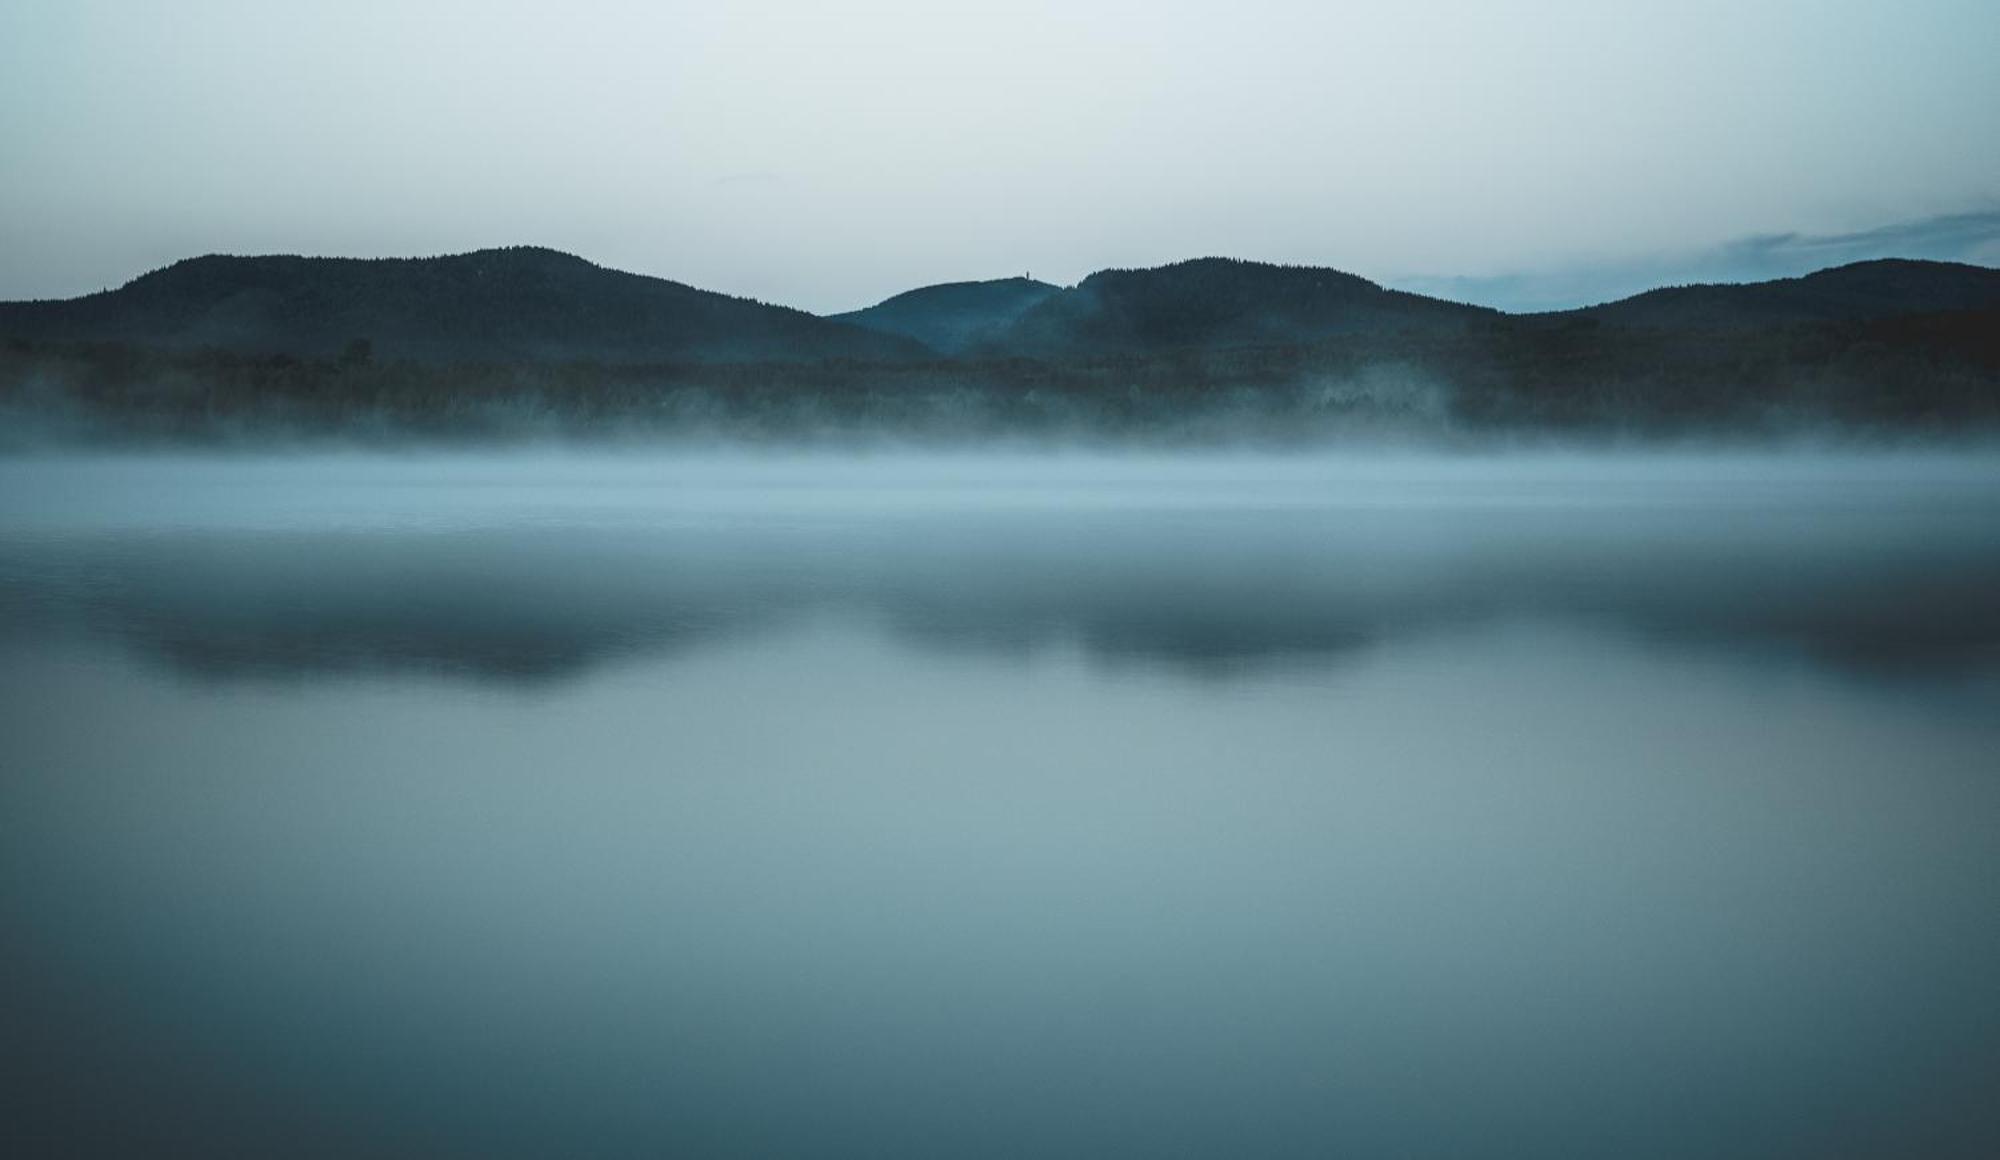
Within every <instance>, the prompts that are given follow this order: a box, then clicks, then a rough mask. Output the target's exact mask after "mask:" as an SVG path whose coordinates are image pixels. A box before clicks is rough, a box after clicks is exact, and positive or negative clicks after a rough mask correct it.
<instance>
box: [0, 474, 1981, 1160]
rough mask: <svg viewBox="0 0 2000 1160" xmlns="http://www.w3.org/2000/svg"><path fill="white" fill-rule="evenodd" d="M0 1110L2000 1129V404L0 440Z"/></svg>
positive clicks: (1154, 1136)
mask: <svg viewBox="0 0 2000 1160" xmlns="http://www.w3.org/2000/svg"><path fill="white" fill-rule="evenodd" d="M0 942H3V944H4V945H0V949H3V950H4V954H0V1077H4V1089H0V1093H4V1096H5V1098H4V1099H0V1116H4V1120H0V1133H4V1136H0V1142H4V1143H5V1147H4V1148H0V1150H4V1151H6V1152H7V1153H8V1154H9V1155H14V1156H68V1155H77V1154H80V1153H83V1152H86V1151H89V1150H91V1149H97V1150H102V1151H110V1152H114V1153H124V1154H190V1155H229V1154H242V1155H257V1154H264V1155H287V1156H294V1155H338V1156H350V1155H375V1156H382V1155H409V1156H455V1155H462V1156H480V1157H501V1156H548V1155H592V1156H640V1155H645V1156H698V1157H732V1156H746V1157H747V1156H758V1157H764V1156H798V1157H871V1158H884V1157H945V1156H950V1157H981V1156H993V1157H1019V1156H1049V1157H1059V1156H1076V1157H1095V1158H1103V1157H1149V1158H1150V1157H1164V1156H1231V1157H1325V1156H1332V1155H1339V1156H1355V1157H1371V1156H1398V1157H1431V1156H1438V1157H1445V1156H1449V1157H1487V1156H1491V1157H1515V1156H1540V1157H1593V1158H1595V1157H1606V1156H1618V1157H1703V1158H1717V1157H1745V1158H1750V1157H1758V1158H1764V1157H1775V1156H1811V1157H1816V1158H1820V1157H1835V1156H1880V1155H1907V1156H1919V1155H1921V1156H1965V1157H1973V1156H1990V1155H1996V1154H2000V1103H1996V1102H1995V1101H1994V1100H1993V1098H1992V1096H1993V1093H1994V1092H1996V1091H2000V986H1996V980H2000V457H1995V456H1992V455H1978V454H1957V455H1946V454H1930V455H1925V454H1898V455H1890V454H1864V453H1831V452H1822V453H1807V452H1792V453H1769V454H1754V453H1749V452H1735V453H1717V454H1709V455H1702V454H1693V453H1667V452H1645V453H1629V454H1608V453H1598V454H1584V453H1557V452H1534V453H1521V454H1516V455H1459V456H1444V455H1439V456H1424V455H1415V454H1390V453H1381V454H1370V455H1363V454H1355V453H1349V454H1346V455H1331V454H1327V455H1307V454H1295V455H1283V456H1269V457H1255V456H1231V455H1221V454H1214V455H1189V456H1183V457H1170V456H1148V455H1137V454H1099V455H1091V454H1083V453H1068V454H1050V455H1030V454H999V453H995V454H989V455H963V456H952V455H942V454H939V455H920V454H889V453H876V454H872V455H861V454H857V455H851V456H842V455H836V454H831V453H815V454H798V455H781V454H777V453H772V452H744V453H738V454H724V453H719V452H706V453H699V454H697V453H692V452H677V453H676V452H666V451H655V452H644V451H638V450H633V451H627V452H622V453H583V452H579V451H548V452H533V453H530V452H521V453H515V454H505V455H500V454H495V455H475V454H449V455H445V454H440V455H429V456H401V457H398V456H388V455H364V454H351V455H313V456H303V455H302V456H298V457H293V458H279V457H256V456H249V455H224V456H215V457H210V458H194V457H174V456H133V457H98V458H86V457H77V458H53V457H49V458H41V457H23V458H14V459H7V460H0Z"/></svg>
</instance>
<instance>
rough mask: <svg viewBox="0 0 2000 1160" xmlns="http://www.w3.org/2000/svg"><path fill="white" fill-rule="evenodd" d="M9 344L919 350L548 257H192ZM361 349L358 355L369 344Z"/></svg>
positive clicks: (436, 352) (782, 352)
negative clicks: (31, 342) (359, 343)
mask: <svg viewBox="0 0 2000 1160" xmlns="http://www.w3.org/2000/svg"><path fill="white" fill-rule="evenodd" d="M0 337H6V338H16V339H26V340H33V341H97V342H103V341H113V342H125V343H131V344H134V345H138V346H145V347H155V348H164V349H179V350H186V349H201V348H215V349H222V350H232V351H238V352H243V353H254V354H289V355H295V356H301V357H324V356H328V355H335V354H339V353H340V352H342V351H344V350H347V349H349V348H350V346H352V344H355V343H356V342H357V340H358V341H362V342H366V343H367V344H368V348H369V349H371V350H372V352H373V354H374V356H375V357H378V358H406V359H415V360H418V361H424V362H516V361H532V362H570V361H598V362H614V363H636V362H662V361H677V362H761V361H798V360H814V359H824V358H858V359H898V358H907V357H921V356H925V355H927V354H928V353H929V352H928V351H926V350H925V349H924V348H923V347H921V346H919V345H918V344H917V343H915V342H912V341H910V340H908V339H906V338H902V337H899V336H896V335H886V334H881V333H878V332H875V331H870V330H864V329H862V328H860V327H854V326H849V325H846V324H844V323H840V322H835V321H830V320H827V319H823V318H818V317H815V316H813V315H811V314H807V313H805V312H804V311H801V310H793V309H791V308H789V307H783V306H770V305H766V304H764V303H761V302H753V301H750V300H748V299H744V298H732V297H729V296H727V295H723V294H716V293H712V292H710V291H706V290H697V289H695V288H694V287H691V286H684V285H682V284H680V283H678V282H669V281H667V280H665V279H661V278H649V277H645V276H643V275H639V274H627V273H623V272H620V271H617V270H608V269H605V268H603V267H601V266H596V265H593V264H591V263H590V262H587V261H584V260H583V259H582V258H577V257H572V256H570V255H568V254H562V253H558V252H556V251H553V250H545V249H539V248H535V247H527V246H522V247H513V248H508V249H497V250H480V251H478V252H475V253H470V254H458V255H453V256H449V257H438V258H380V259H360V258H302V257H225V256H210V257H203V258H190V259H187V260H186V261H181V262H176V263H174V264H173V265H171V266H168V267H166V268H165V269H161V270H156V271H154V272H152V273H150V274H146V275H144V276H142V277H139V278H135V279H133V280H132V281H131V282H128V283H126V284H125V285H124V286H122V287H119V288H118V289H116V290H108V291H105V292H103V293H99V294H92V295H89V296H87V297H83V298H73V299H68V300H65V301H47V302H18V303H0ZM355 349H357V350H358V349H360V348H355Z"/></svg>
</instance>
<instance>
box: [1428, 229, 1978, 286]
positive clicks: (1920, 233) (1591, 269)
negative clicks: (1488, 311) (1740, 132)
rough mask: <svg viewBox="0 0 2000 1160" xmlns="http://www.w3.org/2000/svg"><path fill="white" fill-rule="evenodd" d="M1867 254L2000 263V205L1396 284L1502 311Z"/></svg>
mask: <svg viewBox="0 0 2000 1160" xmlns="http://www.w3.org/2000/svg"><path fill="white" fill-rule="evenodd" d="M1870 258H1928V259H1932V260H1935V261H1945V262H1970V263H1973V264H1975V265H2000V209H1993V210H1975V211H1970V212H1965V213H1953V214H1940V215H1938V216H1935V217H1927V218H1917V219H1915V220H1912V221H1905V222H1896V223H1893V224H1890V225H1885V226H1878V227H1875V228H1873V229H1867V230H1856V231H1854V232H1852V233H1843V234H1804V233H1797V232H1793V233H1774V234H1753V235H1751V236H1750V237H1746V238H1739V239H1737V240H1736V241H1732V242H1727V243H1724V244H1723V245H1720V246H1716V247H1714V248H1712V249H1708V250H1703V251H1698V252H1695V253H1691V254H1682V255H1674V256H1669V255H1662V256H1657V257H1652V258H1644V259H1637V260H1631V261H1624V262H1605V263H1597V264H1590V265H1583V266H1574V267H1569V268H1565V269H1556V270H1537V271H1521V272H1516V273H1507V274H1496V275H1490V276H1484V277H1415V278H1402V279H1396V280H1394V281H1393V282H1392V284H1393V285H1395V286H1397V287H1398V288H1400V289H1404V290H1413V291H1416V292H1418V293H1420V294H1432V295H1436V296H1437V297H1440V298H1450V299H1454V300H1456V301H1460V302H1475V303H1478V304H1480V305H1482V306H1495V307H1498V308H1500V309H1502V310H1514V311H1536V310H1566V309H1569V308H1572V307H1577V306H1588V305H1591V304H1593V303H1597V302H1607V301H1612V300H1615V299H1618V298H1624V297H1628V296H1630V295H1632V294H1637V293H1639V292H1641V291H1644V290H1650V289H1652V288H1653V287H1656V286H1668V285H1683V284H1687V283H1691V282H1757V281H1763V280H1766V279H1770V278H1791V277H1796V276H1798V275H1800V274H1809V273H1811V272H1813V271H1814V270H1820V269H1825V268H1826V267H1828V266H1839V265H1844V264H1846V263H1848V262H1860V261H1865V260H1867V259H1870Z"/></svg>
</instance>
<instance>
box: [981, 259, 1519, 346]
mask: <svg viewBox="0 0 2000 1160" xmlns="http://www.w3.org/2000/svg"><path fill="white" fill-rule="evenodd" d="M1499 317H1501V315H1500V313H1499V312H1498V311H1495V310H1489V309H1487V308H1485V307H1483V306H1467V305H1464V304H1462V303H1457V302H1445V301H1443V300H1441V299H1437V298H1426V297H1423V296H1422V295H1418V294H1408V293H1404V292H1402V291H1400V290H1385V289H1383V288H1382V287H1380V286H1377V285H1376V284H1375V283H1373V282H1370V281H1368V280H1367V279H1366V278H1360V277H1357V276H1355V275H1353V274H1346V273H1342V272H1341V271H1339V270H1327V269H1320V268H1316V267H1312V266H1276V265H1270V264H1267V263H1263V262H1245V261H1240V260H1237V259H1233V258H1197V259H1195V260H1193V261H1187V262H1177V263H1175V264H1173V265H1170V266H1158V267H1154V268H1152V269H1146V270H1103V271H1100V272H1098V273H1096V274H1092V275H1091V276H1090V277H1088V278H1085V279H1084V280H1083V281H1082V282H1081V283H1079V284H1078V285H1077V286H1076V287H1075V288H1074V289H1072V290H1067V291H1064V292H1063V293H1061V294H1057V295H1053V296H1051V297H1049V298H1048V299H1046V300H1044V301H1043V302H1042V303H1040V304H1039V305H1037V306H1035V307H1034V308H1033V309H1031V310H1029V311H1027V312H1026V313H1025V314H1023V315H1022V316H1021V318H1020V321H1018V322H1016V323H1015V324H1014V326H1013V327H1012V328H1011V329H1009V330H1008V331H1007V332H1006V333H1004V334H1003V335H1001V336H999V337H998V338H997V339H996V340H994V341H993V342H992V343H990V344H988V346H989V348H990V349H991V350H992V351H993V352H996V353H998V352H1009V353H1018V354H1027V355H1033V356H1044V357H1045V356H1057V355H1073V354H1112V353H1144V352H1157V351H1167V350H1175V349H1186V348H1192V347H1232V346H1282V345H1295V344H1299V343H1311V342H1317V341H1320V340H1323V339H1328V338H1335V337H1339V336H1342V335H1353V334H1359V333H1381V334H1452V333H1460V332H1462V331H1464V330H1465V329H1466V327H1467V326H1469V325H1472V324H1475V323H1478V322H1481V321H1484V320H1488V319H1494V318H1499Z"/></svg>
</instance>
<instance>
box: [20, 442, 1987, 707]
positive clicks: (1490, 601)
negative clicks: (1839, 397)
mask: <svg viewBox="0 0 2000 1160" xmlns="http://www.w3.org/2000/svg"><path fill="white" fill-rule="evenodd" d="M0 495H4V498H3V499H0V577H4V581H5V582H4V585H0V634H8V635H12V634H20V633H30V632H33V633H51V632H55V633H71V634H82V635H85V636H88V637H91V638H94V639H100V640H109V641H114V642H117V643H119V644H121V645H122V646H124V647H126V648H129V649H132V650H135V651H137V652H138V653H140V654H141V655H144V656H147V657H150V658H152V659H154V660H157V661H160V662H162V663H165V664H168V665H170V666H172V667H174V668H175V669H177V670H179V671H183V672H187V673H192V674H203V675H208V676H232V675H253V674H271V673H281V672H294V673H314V672H332V671H340V670H352V669H360V670H369V669H382V668H389V669H397V668H408V669H418V670H428V671H437V672H445V673H460V674H465V675H471V676H487V677H505V678H515V679H536V678H543V679H546V678H552V677H557V676H562V675H565V674H570V673H576V672H580V671H583V670H585V669H588V668H589V667H591V666H593V665H596V664H599V663H602V662H606V661H610V660H614V659H618V658H621V657H633V656H642V655H649V654H670V653H673V652H675V651H677V650H681V649H685V648H690V647H697V646H699V645H700V644H701V643H702V642H704V641H708V640H711V639H714V638H716V637H718V636H726V635H730V634H741V633H747V632H754V631H757V630H759V629H763V628H767V627H770V626H774V625H779V624H785V623H798V622H802V621H807V620H812V619H815V618H819V619H826V618H833V619H844V620H849V621H860V622H865V623H868V624H871V625H874V626H876V627H878V628H880V629H882V630H884V631H887V632H890V633H892V634H893V635H894V636H895V637H896V638H898V639H900V640H903V641H905V642H907V643H909V644H912V645H916V646H922V647H931V648H950V649H968V648H969V649H979V650H986V651H999V652H1009V651H1012V652H1031V651H1033V650H1035V649H1038V648H1048V647H1076V648H1081V649H1083V650H1084V651H1085V652H1087V653H1088V654H1090V655H1092V656H1095V657H1098V658H1100V659H1101V660H1104V661H1106V662H1118V663H1124V662H1132V663H1149V664H1162V665H1168V666H1172V667H1176V668H1179V669H1182V670H1186V671H1191V672H1202V673H1226V672H1229V671H1232V670H1235V669H1238V668H1241V667H1242V666H1257V665H1267V664H1272V663H1283V662H1292V661H1299V660H1311V661H1315V662H1317V661H1325V660H1333V659H1337V658H1339V657H1341V656H1343V655H1347V654H1350V653H1353V652H1355V651H1357V650H1362V649H1366V648H1368V647H1370V646H1371V645H1375V644H1378V643H1381V642H1384V641H1393V640H1398V639H1403V638H1408V637H1412V636H1416V635H1420V634H1425V633H1435V632H1440V631H1447V630H1451V629H1455V628H1463V627H1466V626H1475V625H1486V624H1505V623H1509V622H1514V621H1520V620H1544V621H1559V622H1565V623H1571V624H1580V625H1586V626H1589V627H1592V628H1597V629H1611V630H1615V631H1620V632H1625V633H1630V634H1637V635H1639V636H1643V637H1645V638H1647V639H1650V640H1656V641H1673V642H1680V643H1704V644H1707V645H1709V646H1712V647H1722V648H1730V649H1756V650H1760V651H1765V652H1771V653H1784V654H1788V655H1794V656H1799V657H1806V658H1811V659H1813V660H1815V661H1817V662H1820V663H1826V664H1834V665H1839V666H1844V667H1848V668H1854V669H1866V670H1871V671H1877V672H1889V671H1906V672H1907V671H1926V670H1954V671H1964V670H1984V669H1986V668H1988V667H1990V666H1991V665H1993V664H1994V662H1995V660H1996V648H2000V601H1996V600H1995V599H1994V597H1993V593H1994V592H1996V591H2000V519H1996V517H2000V466H1996V461H1995V460H1994V459H1993V458H1992V457H1990V456H1986V455H1947V454H1928V455H1926V454H1907V453H1906V454H1899V455H1886V454H1857V453H1848V454H1832V453H1826V452H1793V453H1789V454H1775V455H1774V454H1742V453H1733V454H1727V453H1708V454H1697V453H1677V454H1662V453H1658V452H1648V453H1626V454H1612V453H1589V454H1586V453H1575V452H1570V453H1548V452H1541V453H1518V454H1512V455H1415V454H1386V453H1378V454H1365V455H1364V454H1347V455H1337V456H1336V455H1279V456H1269V455H1265V456H1258V455H1244V454H1235V455H1189V456H1160V455H1131V454H1126V455H1108V454H1082V453H1070V454H1049V455H1027V454H1014V455H1002V454H983V455H936V454H933V455H912V454H896V455H872V456H870V455H830V454H822V455H808V456H801V455H796V454H776V453H764V454H757V453H736V454H724V453H715V452H710V453H707V454H700V455H691V454H683V455H677V456H668V455H659V454H642V453H636V452H634V453H627V454H622V455H604V454H593V455H579V454H566V453H545V454H533V455H501V456H494V455H474V454H457V455H443V456H425V457H395V456H376V455H345V456H329V457H316V458H309V459H303V460H300V459H286V460H272V459H260V458H244V457H224V458H189V457H185V456H180V457H117V458H109V459H104V458H99V459H28V460H16V461H11V462H5V463H0Z"/></svg>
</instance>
